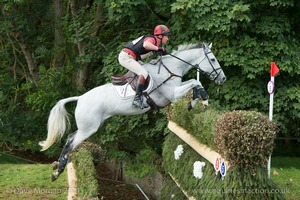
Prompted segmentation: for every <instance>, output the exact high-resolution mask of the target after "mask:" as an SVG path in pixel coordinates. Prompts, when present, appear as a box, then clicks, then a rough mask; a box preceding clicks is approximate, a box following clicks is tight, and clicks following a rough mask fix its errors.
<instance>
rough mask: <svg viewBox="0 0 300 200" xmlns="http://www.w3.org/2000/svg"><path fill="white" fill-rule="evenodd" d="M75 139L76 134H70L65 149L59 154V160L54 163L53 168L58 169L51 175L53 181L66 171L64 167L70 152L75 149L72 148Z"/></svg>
mask: <svg viewBox="0 0 300 200" xmlns="http://www.w3.org/2000/svg"><path fill="white" fill-rule="evenodd" d="M73 139H74V134H70V135H69V137H68V139H67V142H66V144H65V147H64V149H63V150H62V152H61V154H60V156H59V159H58V162H57V161H55V162H54V163H53V164H52V168H53V169H54V170H55V169H57V171H56V172H54V173H52V175H51V180H52V181H55V180H56V179H57V178H58V176H59V175H60V174H61V173H62V172H63V171H64V169H65V167H66V164H67V163H68V158H69V153H70V152H71V151H72V149H73V148H72V142H73Z"/></svg>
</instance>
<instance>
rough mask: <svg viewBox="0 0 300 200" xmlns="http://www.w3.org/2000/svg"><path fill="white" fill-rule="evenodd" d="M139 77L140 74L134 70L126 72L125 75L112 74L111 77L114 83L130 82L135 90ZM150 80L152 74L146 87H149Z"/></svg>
mask: <svg viewBox="0 0 300 200" xmlns="http://www.w3.org/2000/svg"><path fill="white" fill-rule="evenodd" d="M138 77H139V76H138V75H137V74H135V73H133V72H132V71H128V72H127V73H126V74H123V75H112V76H111V79H112V84H113V85H125V84H127V83H128V84H129V85H130V86H131V88H132V89H133V90H134V91H135V90H136V86H137V79H138ZM149 82H150V76H148V77H147V79H146V81H145V86H144V88H148V86H149Z"/></svg>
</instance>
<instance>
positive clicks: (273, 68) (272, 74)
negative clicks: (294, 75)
mask: <svg viewBox="0 0 300 200" xmlns="http://www.w3.org/2000/svg"><path fill="white" fill-rule="evenodd" d="M278 72H279V68H278V67H277V66H276V64H275V62H272V63H271V76H273V77H274V76H275V75H276V74H277V73H278Z"/></svg>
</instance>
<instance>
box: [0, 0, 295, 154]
mask: <svg viewBox="0 0 300 200" xmlns="http://www.w3.org/2000/svg"><path fill="white" fill-rule="evenodd" d="M74 2H76V3H77V13H72V12H71V9H70V7H69V6H70V3H69V2H68V1H62V4H61V6H62V13H61V14H62V17H61V18H60V19H58V20H54V19H55V13H56V11H57V10H55V6H54V3H55V2H53V1H39V2H38V3H37V1H33V0H26V1H25V0H19V1H5V2H1V3H0V8H1V9H0V10H1V13H0V18H1V21H0V86H1V87H0V88H1V89H0V108H1V110H2V112H1V113H0V124H1V125H3V126H0V138H1V139H2V138H3V139H4V140H3V142H5V143H11V144H12V145H18V146H22V148H32V149H34V150H37V149H39V148H38V145H37V142H38V141H39V140H41V139H42V138H44V137H45V132H46V131H45V129H46V127H45V124H46V121H47V117H48V112H49V110H50V109H51V107H52V106H53V105H54V104H55V103H56V101H57V100H58V99H60V98H63V97H66V96H74V95H78V94H82V92H84V91H85V90H89V89H91V88H93V87H95V86H98V85H102V84H105V83H107V82H110V76H111V75H112V74H121V73H124V72H125V70H124V68H122V67H120V66H119V63H118V61H117V55H118V53H119V51H120V50H121V48H122V46H123V45H124V44H126V43H127V42H129V41H130V40H132V39H135V38H137V37H138V36H140V35H141V34H147V33H152V31H153V27H154V26H155V25H157V24H166V25H167V26H168V27H170V29H171V33H172V34H171V36H170V40H169V43H168V44H167V45H166V47H167V49H169V50H171V49H173V48H174V47H175V46H177V45H178V44H182V43H187V42H189V43H192V42H198V41H199V40H200V41H205V42H213V49H212V50H213V51H214V53H215V55H216V56H217V58H218V60H219V61H220V63H221V65H222V66H223V69H224V71H225V73H226V75H227V78H228V79H227V82H226V83H225V84H224V85H222V86H216V85H214V84H211V83H210V82H207V80H202V79H201V82H202V83H203V85H204V86H205V88H206V89H207V91H208V93H209V95H210V98H211V99H213V100H214V101H215V102H218V103H219V104H220V105H221V106H222V107H223V108H225V109H227V110H237V109H238V110H256V111H259V112H262V113H268V98H269V95H268V93H267V90H266V84H267V81H268V79H269V70H270V63H271V62H272V61H275V62H276V63H277V65H278V67H279V68H280V73H279V74H278V75H277V76H276V90H275V99H274V120H275V121H276V122H277V123H278V126H279V128H280V134H281V135H283V136H284V135H291V136H299V133H300V127H299V126H298V124H299V123H298V122H299V118H300V106H299V105H300V102H299V99H300V97H299V94H300V92H299V79H298V78H297V77H298V75H299V73H300V70H299V69H300V68H299V66H300V65H299V64H298V63H300V62H299V61H300V53H299V52H300V45H299V41H300V40H299V38H300V37H299V36H300V34H299V30H300V27H299V26H300V25H299V24H300V23H299V19H300V17H299V12H298V10H299V8H300V3H299V2H297V1H293V0H284V1H279V0H262V1H249V0H247V1H237V0H234V1H228V0H225V1H216V0H213V1H209V0H189V1H188V0H167V1H160V0H154V1H144V0H138V1H124V0H115V1H98V0H96V1H74ZM57 28H60V31H61V32H62V36H63V38H62V40H61V41H59V42H58V41H57V38H56V37H54V36H55V34H54V33H55V31H57ZM21 45H26V47H27V48H26V50H28V51H29V54H30V55H31V56H32V57H33V60H34V61H35V62H36V66H37V69H36V70H37V72H36V74H37V76H38V84H37V85H35V83H34V81H33V77H32V71H31V70H30V69H29V67H28V63H27V60H26V57H25V54H24V48H23V49H22V48H21ZM79 46H81V47H83V48H82V49H80V50H81V51H79V48H78V47H79ZM60 56H61V60H58V59H57V57H60ZM84 67H86V69H87V76H86V80H85V83H84V86H85V88H81V87H78V84H77V81H78V76H77V75H76V74H77V73H78V72H79V71H80V70H82V69H83V68H84ZM188 77H193V78H194V74H192V73H191V74H189V75H188ZM188 77H185V78H188ZM70 110H73V109H70ZM16 113H17V114H16ZM131 120H132V121H131ZM200 121H202V120H200ZM109 123H115V124H118V125H119V124H122V123H127V124H130V125H132V126H134V127H133V128H125V129H124V126H122V125H120V127H123V129H121V128H120V127H118V126H110V125H108V126H107V127H106V126H104V128H103V129H102V130H101V131H99V132H101V136H100V137H103V139H104V140H103V141H104V143H105V142H106V143H107V141H109V145H110V147H114V148H120V149H122V150H124V149H128V147H127V146H130V145H132V146H133V147H134V148H129V149H135V152H136V149H140V148H139V147H137V145H136V144H134V143H133V142H132V140H135V139H136V138H138V139H137V140H138V141H141V140H142V138H143V137H145V136H146V137H147V139H146V140H145V141H144V142H142V144H145V143H148V142H149V143H150V144H148V146H151V148H152V147H153V148H154V149H155V150H156V151H159V150H158V149H160V148H161V147H159V145H161V142H158V141H159V140H161V139H162V137H161V135H163V134H164V132H165V127H164V125H165V124H166V120H165V115H164V114H161V113H160V114H158V115H156V116H155V117H149V116H148V117H144V116H141V118H139V117H133V118H132V119H126V120H125V119H121V118H115V119H112V121H109ZM138 123H141V125H137V124H138ZM197 123H198V122H197ZM149 127H150V128H149ZM152 127H155V128H152ZM138 129H139V130H141V131H139V130H138ZM28 130H30V131H28ZM118 131H119V132H118ZM125 131H131V133H130V134H129V132H128V133H125V134H124V132H125ZM103 132H105V133H104V134H103ZM121 133H123V134H124V135H125V136H123V135H122V134H121ZM32 135H35V136H36V137H34V138H33V137H32ZM158 135H159V136H158ZM105 137H107V138H105ZM152 137H154V139H151V138H152ZM205 137H206V136H205ZM202 139H203V138H202ZM31 140H33V141H31ZM127 140H128V141H127ZM119 143H120V144H121V145H119ZM107 144H108V143H107ZM124 144H125V145H124ZM127 144H130V145H127ZM123 146H125V148H124V147H123ZM51 151H53V152H52V153H51V154H54V153H55V152H56V150H54V149H53V150H51Z"/></svg>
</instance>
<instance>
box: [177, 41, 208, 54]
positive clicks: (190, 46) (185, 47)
mask: <svg viewBox="0 0 300 200" xmlns="http://www.w3.org/2000/svg"><path fill="white" fill-rule="evenodd" d="M202 47H203V42H199V43H197V44H181V45H179V46H178V48H177V50H175V51H173V52H172V54H176V53H178V52H181V51H185V50H189V49H197V48H202Z"/></svg>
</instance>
